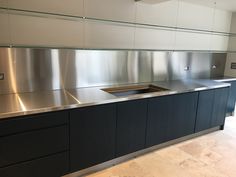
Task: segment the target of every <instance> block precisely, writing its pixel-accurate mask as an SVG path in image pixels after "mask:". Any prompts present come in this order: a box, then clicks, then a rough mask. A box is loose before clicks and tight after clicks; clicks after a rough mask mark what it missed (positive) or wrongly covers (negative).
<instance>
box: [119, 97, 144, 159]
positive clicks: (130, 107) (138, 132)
mask: <svg viewBox="0 0 236 177" xmlns="http://www.w3.org/2000/svg"><path fill="white" fill-rule="evenodd" d="M146 122H147V100H146V99H144V100H136V101H127V102H121V103H117V128H116V157H119V156H122V155H125V154H129V153H132V152H135V151H138V150H141V149H144V147H145V136H146Z"/></svg>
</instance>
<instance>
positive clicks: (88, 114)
mask: <svg viewBox="0 0 236 177" xmlns="http://www.w3.org/2000/svg"><path fill="white" fill-rule="evenodd" d="M115 131H116V105H115V104H107V105H99V106H92V107H86V108H81V109H75V110H72V111H71V112H70V160H71V172H74V171H78V170H81V169H85V168H88V167H91V166H93V165H97V164H99V163H102V162H105V161H108V160H111V159H113V158H114V157H115Z"/></svg>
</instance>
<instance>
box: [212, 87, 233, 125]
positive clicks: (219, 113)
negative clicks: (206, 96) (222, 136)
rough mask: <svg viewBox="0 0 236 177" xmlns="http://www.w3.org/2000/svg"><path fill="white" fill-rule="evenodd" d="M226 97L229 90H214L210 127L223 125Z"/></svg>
mask: <svg viewBox="0 0 236 177" xmlns="http://www.w3.org/2000/svg"><path fill="white" fill-rule="evenodd" d="M228 96H229V88H220V89H215V96H214V104H213V105H214V106H213V111H212V119H211V127H216V126H222V125H224V122H225V117H226V109H227V102H228Z"/></svg>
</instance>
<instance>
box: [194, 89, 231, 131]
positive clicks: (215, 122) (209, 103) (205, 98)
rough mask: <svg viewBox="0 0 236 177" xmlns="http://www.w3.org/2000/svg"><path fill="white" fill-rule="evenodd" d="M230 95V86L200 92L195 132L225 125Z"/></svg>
mask: <svg viewBox="0 0 236 177" xmlns="http://www.w3.org/2000/svg"><path fill="white" fill-rule="evenodd" d="M228 95H229V88H219V89H213V90H207V91H201V92H200V93H199V100H198V110H197V117H196V125H195V132H199V131H202V130H206V129H209V128H213V127H217V126H223V125H224V122H225V116H226V106H227V101H228Z"/></svg>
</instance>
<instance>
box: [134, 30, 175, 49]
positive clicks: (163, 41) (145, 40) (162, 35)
mask: <svg viewBox="0 0 236 177" xmlns="http://www.w3.org/2000/svg"><path fill="white" fill-rule="evenodd" d="M174 39H175V32H174V31H168V30H163V29H162V30H160V29H155V28H152V29H151V28H145V27H139V28H137V29H136V33H135V48H136V49H154V50H173V48H174Z"/></svg>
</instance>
